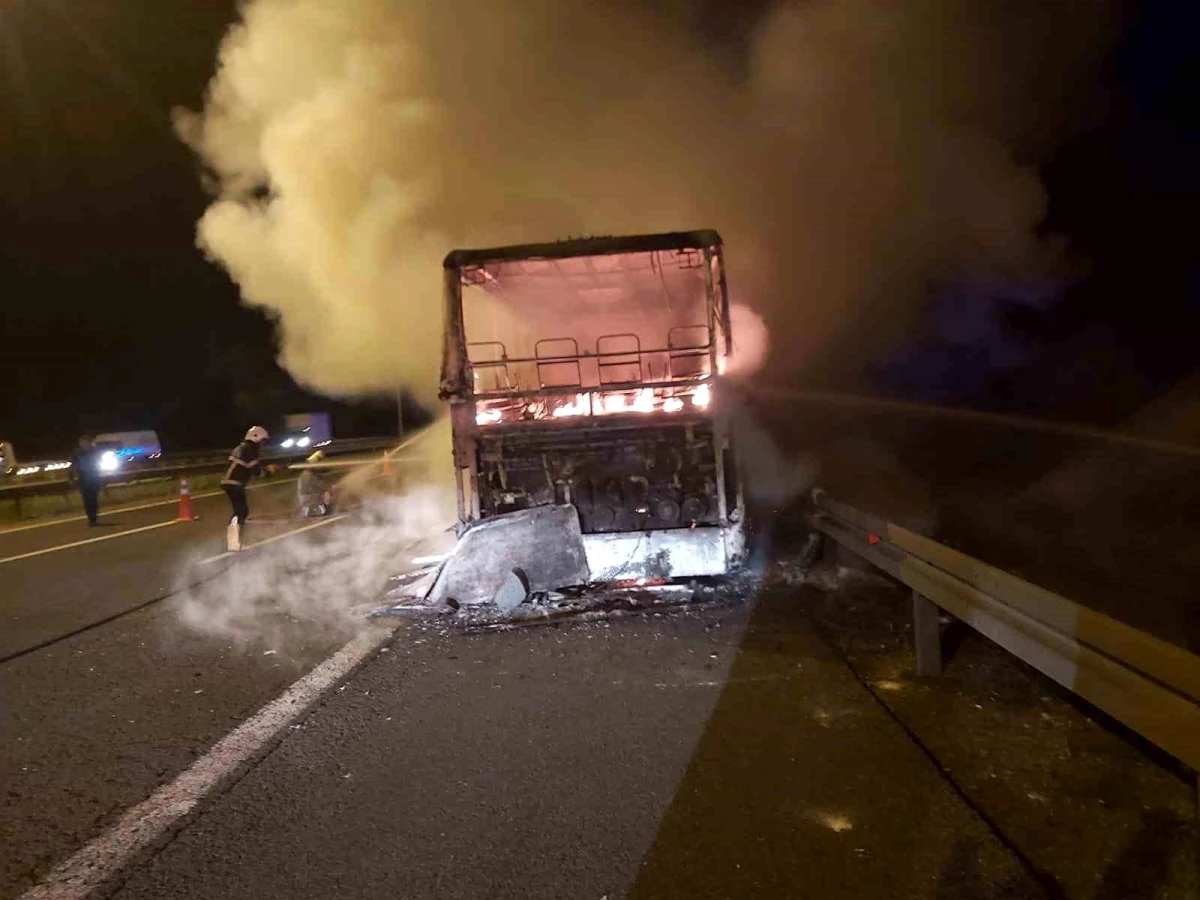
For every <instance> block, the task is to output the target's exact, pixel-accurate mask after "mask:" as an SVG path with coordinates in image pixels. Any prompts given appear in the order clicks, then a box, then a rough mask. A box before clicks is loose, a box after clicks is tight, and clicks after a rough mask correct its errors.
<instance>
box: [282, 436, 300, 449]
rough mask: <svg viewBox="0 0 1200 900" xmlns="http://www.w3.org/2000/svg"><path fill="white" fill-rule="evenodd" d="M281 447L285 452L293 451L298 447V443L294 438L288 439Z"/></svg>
mask: <svg viewBox="0 0 1200 900" xmlns="http://www.w3.org/2000/svg"><path fill="white" fill-rule="evenodd" d="M279 446H280V447H282V448H283V449H284V450H291V449H292V447H294V446H296V442H295V440H293V439H292V438H288V439H287V440H286V441H284V442H283V443H282V444H280V445H279Z"/></svg>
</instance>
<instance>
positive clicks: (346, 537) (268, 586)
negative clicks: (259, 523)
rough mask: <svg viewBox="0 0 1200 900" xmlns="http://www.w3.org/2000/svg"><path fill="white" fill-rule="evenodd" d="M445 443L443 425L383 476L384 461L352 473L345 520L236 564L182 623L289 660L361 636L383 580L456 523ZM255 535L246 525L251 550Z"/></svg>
mask: <svg viewBox="0 0 1200 900" xmlns="http://www.w3.org/2000/svg"><path fill="white" fill-rule="evenodd" d="M449 437H450V429H449V422H448V420H445V419H442V420H439V421H437V422H434V423H433V424H432V425H430V426H429V427H428V428H427V429H425V430H424V431H423V432H421V433H420V434H419V435H417V436H416V437H415V438H414V439H413V442H412V443H410V444H408V445H406V446H403V447H402V449H401V450H400V451H399V452H397V453H395V454H394V455H393V456H392V457H391V460H390V462H389V470H390V471H389V474H387V475H384V474H383V465H382V462H376V463H370V464H368V465H365V466H363V467H361V468H356V469H352V470H351V471H350V474H348V475H345V476H343V477H342V478H340V479H339V483H338V496H339V503H342V504H343V505H344V506H351V505H352V506H353V507H354V509H353V511H352V513H351V515H350V516H349V517H348V518H347V519H346V520H344V521H341V522H338V523H337V524H335V525H331V526H330V527H328V528H318V529H315V530H313V531H309V532H304V533H300V534H297V535H295V536H293V537H290V538H287V539H285V540H281V541H277V542H275V543H273V544H271V545H270V546H266V547H263V548H262V549H261V550H253V549H252V550H250V551H248V552H245V553H244V554H242V555H239V557H238V558H237V559H236V560H235V561H234V562H233V564H232V565H231V566H230V568H229V571H228V572H227V573H225V574H223V575H221V576H220V577H218V578H216V579H214V580H213V581H211V582H208V583H205V584H202V585H201V586H199V587H197V588H195V589H194V590H192V591H189V592H188V593H186V594H185V595H184V599H183V601H182V603H181V605H180V612H179V616H180V620H181V622H182V623H183V624H184V625H185V626H187V627H188V628H191V629H192V630H194V631H197V632H200V633H203V634H208V635H214V636H217V637H221V638H225V639H228V640H232V641H234V642H236V643H238V644H242V645H250V644H255V645H264V646H266V647H269V648H271V649H274V650H276V651H277V652H279V653H280V654H283V655H285V656H287V655H295V654H298V653H299V652H300V651H301V650H302V649H303V648H304V647H306V646H310V645H312V644H313V643H314V642H325V641H329V640H331V639H342V638H349V637H350V636H351V635H352V634H354V633H355V632H357V631H358V630H360V629H362V628H363V627H365V626H366V624H367V622H368V620H367V618H366V616H365V613H366V612H367V611H369V610H370V609H372V608H373V607H374V606H376V605H378V603H379V601H380V598H381V596H382V594H383V589H384V586H385V585H386V583H387V581H388V579H389V578H390V577H391V576H394V575H396V574H398V573H400V572H403V571H406V570H407V569H408V568H410V566H409V562H410V560H411V558H412V556H413V555H414V553H415V552H419V551H417V549H416V548H417V547H418V545H419V544H421V543H422V542H426V541H429V540H430V539H433V540H437V539H438V538H439V537H442V536H444V535H445V533H446V529H447V528H448V526H450V525H451V524H452V523H453V521H454V519H455V508H456V498H455V494H454V488H453V481H452V472H451V470H450V467H449V465H450V447H449ZM289 527H294V526H289ZM254 529H255V523H254V518H253V516H252V517H251V520H250V523H249V524H248V525H247V530H248V533H249V534H250V535H251V537H250V541H251V543H253V542H254V541H255V540H256V538H254V536H253V535H254ZM260 534H261V532H260ZM259 539H261V538H259Z"/></svg>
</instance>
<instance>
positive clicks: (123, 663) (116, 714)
mask: <svg viewBox="0 0 1200 900" xmlns="http://www.w3.org/2000/svg"><path fill="white" fill-rule="evenodd" d="M294 490H295V485H294V483H290V482H281V483H279V484H278V485H274V486H265V487H263V488H262V489H259V490H256V491H254V492H252V494H251V506H252V510H253V511H254V512H255V513H257V514H259V515H261V516H263V517H270V516H275V517H277V518H276V520H274V521H259V522H257V523H255V522H253V521H252V523H251V526H248V527H249V528H250V532H249V539H250V540H251V541H253V540H257V539H262V538H264V537H267V536H271V535H277V534H280V533H282V532H284V531H285V530H288V529H292V528H298V527H302V526H303V525H304V524H305V523H304V522H303V521H293V522H288V521H286V519H285V516H287V515H288V514H289V513H290V509H291V505H292V500H293V491H294ZM196 505H197V511H198V512H199V514H200V516H201V519H200V521H199V522H192V523H181V524H172V525H165V526H164V527H161V528H153V529H151V530H146V531H140V532H137V533H131V534H127V535H124V536H120V537H113V538H112V539H110V540H104V541H99V542H96V543H90V544H84V545H82V546H78V547H72V548H68V549H63V550H56V551H54V552H48V553H43V554H42V555H38V556H31V557H28V558H25V559H20V560H15V561H12V562H0V584H2V585H3V588H2V589H0V657H9V656H11V655H12V654H19V653H21V652H22V651H26V650H29V648H33V647H36V646H38V645H39V644H43V643H45V642H47V641H52V640H53V639H55V638H56V637H59V636H61V635H65V634H69V633H71V632H74V631H77V630H79V629H82V628H86V627H87V626H88V625H90V624H92V623H95V622H98V621H101V620H103V619H106V618H108V617H110V616H113V615H114V614H118V613H120V612H122V611H123V610H127V609H131V608H134V607H137V606H139V605H141V604H145V603H147V602H148V601H153V600H155V598H159V597H163V596H165V595H167V594H169V593H171V592H172V591H176V590H178V589H179V588H181V587H185V586H187V585H188V584H190V583H194V582H195V581H198V580H200V579H213V580H212V581H211V582H209V585H208V587H209V588H210V589H211V590H220V589H221V588H222V585H227V584H228V579H229V578H230V577H232V576H231V573H229V572H226V571H225V569H226V567H228V566H229V564H230V563H229V561H227V560H220V561H218V562H216V563H211V564H209V565H208V566H204V567H199V568H196V567H193V566H191V565H190V562H192V561H196V560H202V559H205V558H209V557H213V556H215V555H218V554H220V553H221V552H222V551H223V550H224V529H225V525H226V523H227V522H228V511H227V510H228V502H227V501H226V500H225V498H224V497H214V498H210V499H205V500H199V501H197V504H196ZM176 512H177V510H176V507H175V506H173V505H167V506H160V507H154V508H151V509H145V510H139V511H136V512H127V513H117V514H113V515H111V516H109V515H104V514H103V512H102V521H103V522H104V526H103V527H100V528H89V527H88V526H87V524H86V523H79V522H71V523H65V524H61V525H53V526H49V527H44V528H36V529H30V530H23V531H17V532H9V533H0V560H2V559H8V558H10V557H13V556H17V555H20V554H27V553H33V552H36V551H39V550H47V549H51V548H55V547H60V546H63V545H66V544H71V543H74V542H77V541H86V540H92V539H94V538H97V537H106V536H109V535H117V534H119V533H121V532H124V531H130V530H132V529H137V528H144V527H145V526H148V525H156V524H159V523H164V522H170V521H171V520H173V519H174V517H175V515H176ZM340 524H341V523H337V524H334V525H332V526H330V527H331V528H333V529H336V528H338V527H339V525H340ZM318 533H319V532H318ZM296 539H299V538H296ZM296 539H293V540H296ZM276 546H278V545H276ZM263 549H264V550H266V549H267V548H263ZM251 552H253V551H251ZM241 562H244V561H243V560H239V563H241ZM340 642H341V636H340V635H337V634H329V635H327V636H323V635H321V634H320V633H318V632H315V631H312V630H310V631H308V632H307V633H306V635H305V640H304V641H299V640H294V641H292V642H291V643H289V645H288V647H287V652H275V653H273V654H271V655H270V656H264V655H263V653H264V652H266V650H265V649H263V648H262V647H261V646H259V645H258V644H256V643H255V642H254V641H252V640H250V641H246V640H237V639H233V638H231V637H230V636H228V635H225V634H215V633H204V632H202V631H197V630H196V629H195V628H192V627H187V626H185V625H183V624H182V623H181V620H180V608H179V604H178V600H177V598H176V597H168V598H167V599H165V600H163V601H162V602H159V603H152V605H149V606H146V607H145V608H144V609H142V610H140V611H137V612H134V613H131V614H129V615H127V616H124V617H121V618H118V619H116V620H115V621H112V622H110V623H109V624H106V625H102V626H100V627H97V628H93V629H90V630H85V631H82V632H81V633H79V634H77V635H75V636H74V637H70V638H68V639H65V640H61V641H59V642H57V643H52V644H50V645H49V646H46V647H44V648H42V649H38V650H33V651H32V652H28V653H25V654H24V655H21V656H18V657H16V658H14V659H10V660H9V661H7V662H5V663H4V664H2V665H0V785H3V796H4V803H3V805H2V807H0V897H5V898H7V897H12V896H16V895H17V894H19V893H20V892H21V891H22V890H23V889H24V888H27V887H29V886H30V885H31V884H32V883H33V881H34V880H35V879H36V878H37V877H38V876H40V875H41V874H44V872H45V871H46V870H47V868H48V867H49V866H50V865H51V864H52V863H53V862H54V861H56V860H57V859H59V858H61V857H63V856H64V855H66V854H68V853H69V852H71V851H73V850H74V849H76V848H77V847H79V846H80V845H82V844H83V843H84V842H86V841H87V840H88V839H90V838H91V837H93V836H94V835H95V834H96V833H98V832H99V831H100V830H101V829H102V828H103V827H104V826H105V825H106V824H107V823H109V822H111V821H112V819H113V818H114V816H115V815H116V814H117V813H118V812H120V811H121V810H123V809H124V808H126V807H127V806H129V805H131V804H133V803H136V802H137V801H140V800H142V799H144V798H145V797H146V795H147V794H149V793H150V792H151V791H152V790H153V789H154V788H155V787H156V786H157V785H159V784H160V783H162V782H163V781H165V780H168V779H170V778H172V777H173V776H174V775H176V774H177V773H178V772H179V771H181V770H182V769H184V768H185V767H186V766H187V765H189V764H190V763H191V762H192V760H193V759H195V758H196V756H197V755H199V754H200V753H202V752H203V751H205V750H206V749H207V748H208V747H209V746H210V745H211V744H212V743H213V742H214V741H215V740H216V739H217V738H219V737H220V736H221V735H223V734H225V733H226V732H228V731H229V730H230V729H231V728H232V727H234V726H235V725H236V724H237V723H238V722H240V721H241V720H242V719H244V718H245V717H246V716H247V715H248V714H249V713H251V712H252V711H253V710H255V709H256V708H258V707H259V706H261V705H262V704H263V703H264V702H266V701H267V700H269V699H271V698H272V697H274V696H276V695H277V694H278V693H280V691H282V690H284V689H285V688H286V687H287V685H289V684H291V683H292V682H293V681H294V680H295V679H296V678H297V677H298V676H299V675H300V674H301V673H303V672H304V671H305V670H307V669H308V668H309V667H311V666H312V665H313V664H314V663H315V662H318V661H320V660H322V659H324V658H325V657H326V656H328V655H329V653H330V652H331V651H332V650H333V649H334V648H335V647H336V646H338V645H339V644H340ZM268 649H269V648H268Z"/></svg>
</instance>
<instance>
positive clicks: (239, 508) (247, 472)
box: [221, 425, 271, 550]
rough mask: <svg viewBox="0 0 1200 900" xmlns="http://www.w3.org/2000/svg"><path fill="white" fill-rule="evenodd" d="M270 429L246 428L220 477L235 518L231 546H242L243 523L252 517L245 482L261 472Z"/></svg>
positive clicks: (232, 523) (231, 530) (232, 520)
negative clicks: (264, 445) (263, 450)
mask: <svg viewBox="0 0 1200 900" xmlns="http://www.w3.org/2000/svg"><path fill="white" fill-rule="evenodd" d="M270 437H271V436H270V435H269V434H267V429H265V428H263V427H262V426H261V425H255V426H254V427H253V428H251V429H250V430H249V431H247V432H246V437H245V439H244V440H243V441H242V442H241V443H240V444H238V445H237V446H236V447H234V448H233V452H232V453H230V454H229V468H227V469H226V470H225V477H224V478H222V479H221V489H222V490H223V491H225V495H226V496H227V497H229V505H230V507H232V509H233V518H232V519H231V520H230V521H229V535H228V544H229V549H230V550H241V549H242V527H243V526H244V525H245V524H246V519H248V518H250V504H249V503H248V502H247V500H246V484H247V483H248V482H249V481H250V479H251V478H253V477H254V476H255V475H257V474H259V473H260V472H262V463H261V462H260V461H259V460H260V457H261V456H262V445H263V444H264V443H266V442H267V441H268V440H269V439H270Z"/></svg>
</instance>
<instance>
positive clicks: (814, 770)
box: [115, 582, 1195, 900]
mask: <svg viewBox="0 0 1200 900" xmlns="http://www.w3.org/2000/svg"><path fill="white" fill-rule="evenodd" d="M903 598H904V593H903V592H901V591H898V590H896V589H895V588H893V587H889V586H883V587H880V586H878V585H875V584H872V583H858V582H851V583H848V584H842V585H840V586H839V587H838V588H837V590H836V591H834V592H833V593H832V594H829V595H828V597H827V598H825V599H823V595H822V594H821V593H820V592H816V591H813V590H812V589H809V588H802V589H800V590H795V589H791V588H786V587H785V588H784V589H775V590H769V591H767V592H766V593H764V594H763V595H762V596H761V597H760V598H759V600H758V602H757V604H755V605H754V606H753V607H751V606H748V605H744V604H741V605H736V606H733V607H723V608H722V607H713V608H706V609H692V610H690V611H688V612H685V613H678V614H673V615H666V616H663V617H661V618H660V617H656V616H653V615H650V614H643V615H635V616H631V617H626V618H621V619H616V620H612V621H608V622H574V623H568V624H563V625H559V626H553V627H541V628H524V629H518V630H512V631H501V632H495V633H485V634H480V633H467V632H461V631H454V630H452V629H449V628H444V627H432V628H424V629H422V628H418V627H412V626H406V627H403V628H401V630H400V631H398V632H397V634H396V636H395V638H394V640H393V641H392V643H391V644H390V646H389V647H388V652H386V653H380V654H379V655H378V656H377V657H376V658H375V659H374V660H373V661H371V662H370V663H368V664H367V665H366V666H365V667H364V668H363V669H362V670H360V671H359V672H358V673H357V674H356V675H355V677H353V678H352V679H351V680H350V681H349V682H347V683H346V684H345V685H344V686H343V687H342V688H340V689H339V690H337V691H335V692H334V693H333V694H332V695H330V696H329V698H328V699H327V700H326V702H325V703H323V704H322V705H321V706H320V707H319V708H318V709H317V710H316V711H315V712H314V713H313V714H312V715H311V716H310V717H309V718H308V719H307V721H305V722H304V724H303V725H302V726H300V727H297V728H293V729H292V730H289V731H288V732H287V733H286V735H285V737H284V738H283V740H282V743H281V744H280V745H279V747H278V748H277V749H276V750H275V751H274V752H273V753H272V754H270V755H269V756H268V757H267V758H266V759H264V760H263V761H262V762H261V763H260V764H259V765H258V766H256V767H255V768H254V769H253V770H252V771H251V772H250V773H249V774H247V775H246V776H245V777H243V778H241V779H240V780H239V781H238V782H237V783H236V784H235V785H233V787H232V788H231V789H230V790H228V792H226V793H224V794H223V795H221V796H220V797H218V798H216V799H215V800H214V801H213V802H212V803H211V804H210V805H209V806H207V807H206V808H205V809H204V810H203V811H202V813H201V814H200V815H199V816H198V817H197V818H195V819H194V820H193V821H192V822H191V824H190V825H189V826H187V827H185V828H184V829H183V830H182V831H181V832H180V833H179V834H177V835H176V836H175V837H174V839H172V840H171V841H170V842H169V843H167V845H166V846H165V848H164V849H163V850H162V851H161V852H158V853H157V854H156V855H154V856H153V858H151V859H150V860H149V861H147V862H146V863H144V864H143V865H140V866H137V867H135V868H133V869H131V870H130V871H128V872H127V874H126V878H125V881H124V883H123V885H122V886H121V887H120V889H119V890H118V891H117V892H116V894H115V896H116V897H118V898H121V900H150V898H161V897H171V898H187V900H208V898H212V900H216V898H225V897H255V898H281V900H282V898H289V900H291V898H309V897H311V898H326V897H339V898H357V897H363V898H366V897H413V898H522V900H525V898H562V897H571V898H594V900H601V898H609V900H616V898H618V897H626V898H635V900H664V898H680V900H684V898H686V900H694V898H705V900H724V898H763V900H767V898H772V900H773V898H824V897H863V898H919V900H925V898H928V900H947V898H962V900H987V898H996V900H1000V898H1005V900H1015V898H1042V897H1049V898H1056V897H1071V898H1080V900H1083V898H1087V900H1117V898H1120V900H1135V898H1147V900H1148V898H1152V897H1153V898H1184V897H1187V896H1189V893H1188V892H1189V891H1190V890H1193V889H1194V887H1195V882H1194V880H1189V879H1192V876H1193V874H1194V865H1195V857H1194V855H1193V854H1192V853H1191V849H1192V848H1193V847H1194V844H1195V832H1194V831H1193V830H1191V829H1192V817H1193V815H1194V811H1193V808H1192V802H1193V801H1192V796H1191V790H1190V786H1189V785H1188V784H1187V783H1186V782H1183V781H1182V780H1181V779H1179V778H1178V777H1177V776H1176V775H1174V774H1172V773H1170V772H1168V771H1165V770H1164V769H1163V768H1162V767H1161V766H1160V765H1158V764H1157V762H1156V761H1154V760H1152V759H1149V758H1147V757H1146V756H1145V755H1144V754H1142V753H1141V751H1140V750H1138V749H1137V748H1136V747H1131V746H1130V744H1129V742H1128V741H1127V739H1126V738H1125V737H1123V736H1121V735H1116V734H1112V733H1110V732H1107V731H1105V730H1104V729H1103V728H1102V727H1100V726H1098V725H1097V724H1096V723H1095V722H1093V721H1090V720H1089V719H1087V718H1086V717H1085V716H1084V715H1082V714H1081V713H1080V712H1079V711H1078V710H1075V709H1074V708H1072V707H1071V705H1070V704H1069V703H1068V702H1066V701H1065V700H1063V699H1062V698H1060V697H1055V696H1047V695H1045V694H1044V693H1043V692H1044V690H1045V685H1044V684H1043V682H1042V681H1041V680H1040V679H1039V678H1038V677H1036V676H1033V675H1030V674H1029V673H1026V672H1022V671H1019V667H1018V666H1016V664H1015V663H1013V661H1012V660H1011V658H1010V657H1007V656H1005V655H1003V654H1001V653H996V652H992V649H993V648H990V645H988V644H987V643H986V642H984V641H977V642H968V643H967V644H965V645H964V646H963V648H962V649H961V651H960V653H959V654H958V655H957V656H956V657H955V660H954V662H952V664H951V666H950V668H949V670H948V676H947V678H946V679H943V680H942V681H941V682H938V683H927V682H921V681H920V680H918V679H915V678H913V676H912V671H911V666H912V660H911V656H909V655H908V654H907V653H906V652H905V651H903V650H900V651H899V652H897V648H896V646H895V645H896V643H897V642H896V637H897V635H896V634H895V633H888V634H886V635H885V634H884V633H881V628H880V626H881V624H882V623H883V622H886V623H888V624H889V625H891V624H895V622H896V613H897V611H898V610H899V609H902V608H903V606H904V602H903ZM826 601H828V603H829V605H830V606H831V607H832V612H830V613H828V614H826V613H825V612H822V609H821V607H822V605H823V603H825V602H826ZM847 603H849V604H851V605H855V604H858V603H868V604H873V605H872V606H871V607H870V615H871V619H872V621H873V622H874V623H875V624H874V627H868V628H866V629H863V628H861V622H855V623H852V624H854V625H856V626H860V627H858V628H856V629H855V630H856V631H857V636H859V637H861V636H862V635H863V633H864V631H865V633H866V634H867V635H869V636H870V638H871V640H872V641H873V642H874V641H878V643H877V644H876V645H875V646H877V647H879V648H880V649H884V648H886V649H887V651H888V653H886V654H880V657H881V658H878V659H876V658H875V656H874V654H869V656H870V659H869V660H867V661H866V662H867V663H868V665H866V666H864V667H862V668H859V667H858V665H857V664H855V662H854V661H853V660H850V661H849V663H848V657H846V656H845V654H844V650H843V648H842V646H841V642H840V641H839V639H838V631H837V629H838V628H839V624H838V622H837V621H836V616H837V611H838V610H842V609H844V608H845V605H846V604H847ZM831 616H832V617H833V618H832V620H831ZM881 620H882V621H881ZM889 620H890V621H889ZM841 624H843V625H844V624H850V623H844V622H843V623H841ZM896 630H897V631H899V629H896ZM882 632H891V629H889V628H883V629H882ZM846 635H847V636H848V637H849V639H850V641H851V643H853V642H854V637H855V636H854V635H853V634H851V633H850V632H849V631H847V632H846ZM900 640H901V642H902V641H903V637H902V632H901V634H900ZM852 652H853V651H852ZM997 686H998V687H999V688H1000V690H1001V692H1002V693H1001V696H999V697H998V696H997V694H996V693H994V690H995V688H996V687H997ZM881 697H882V698H883V699H881ZM985 704H986V706H985ZM1064 745H1066V748H1067V753H1066V754H1065V755H1064V754H1063V753H1062V752H1061V751H1062V748H1063V747H1064ZM1072 751H1073V752H1072ZM941 759H948V760H951V761H952V767H953V771H952V772H951V771H949V769H948V768H947V767H945V766H944V765H943V764H942V763H941V762H940V760H941ZM997 769H1002V771H1003V778H1002V780H997ZM1189 835H1190V837H1189Z"/></svg>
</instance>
